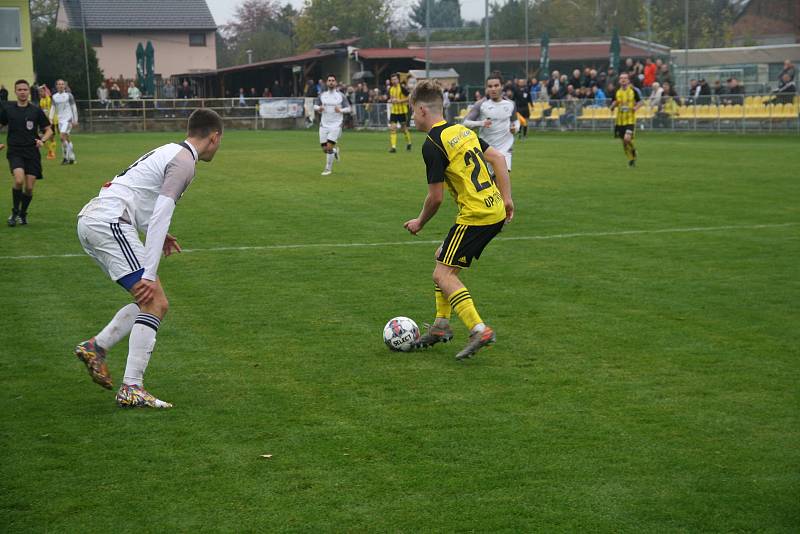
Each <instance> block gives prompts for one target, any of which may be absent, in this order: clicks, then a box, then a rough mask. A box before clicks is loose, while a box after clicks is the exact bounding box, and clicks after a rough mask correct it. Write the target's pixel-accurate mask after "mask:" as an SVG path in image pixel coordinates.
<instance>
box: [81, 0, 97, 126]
mask: <svg viewBox="0 0 800 534" xmlns="http://www.w3.org/2000/svg"><path fill="white" fill-rule="evenodd" d="M78 5H79V6H80V8H81V28H82V29H83V61H84V64H85V65H86V98H87V99H88V100H89V131H90V132H92V131H94V121H93V119H92V80H91V78H90V77H89V48H88V46H89V45H88V43H87V42H86V16H84V14H83V2H81V0H78Z"/></svg>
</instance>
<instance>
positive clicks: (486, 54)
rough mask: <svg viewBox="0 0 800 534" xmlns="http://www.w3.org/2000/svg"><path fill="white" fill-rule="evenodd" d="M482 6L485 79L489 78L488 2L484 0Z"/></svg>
mask: <svg viewBox="0 0 800 534" xmlns="http://www.w3.org/2000/svg"><path fill="white" fill-rule="evenodd" d="M484 6H485V8H484V11H485V19H484V20H485V21H486V32H485V34H484V42H483V49H484V50H483V77H484V79H486V78H488V77H489V62H490V61H491V60H490V58H489V0H484Z"/></svg>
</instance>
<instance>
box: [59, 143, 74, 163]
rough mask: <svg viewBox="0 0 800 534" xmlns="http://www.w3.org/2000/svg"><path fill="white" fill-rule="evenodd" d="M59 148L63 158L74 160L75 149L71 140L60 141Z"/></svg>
mask: <svg viewBox="0 0 800 534" xmlns="http://www.w3.org/2000/svg"><path fill="white" fill-rule="evenodd" d="M61 150H62V152H63V154H64V159H68V160H74V159H75V151H74V150H73V149H72V141H62V142H61Z"/></svg>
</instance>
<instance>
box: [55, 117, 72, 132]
mask: <svg viewBox="0 0 800 534" xmlns="http://www.w3.org/2000/svg"><path fill="white" fill-rule="evenodd" d="M58 131H59V132H61V133H63V134H68V133H71V132H72V121H70V120H65V121H62V120H61V119H59V120H58Z"/></svg>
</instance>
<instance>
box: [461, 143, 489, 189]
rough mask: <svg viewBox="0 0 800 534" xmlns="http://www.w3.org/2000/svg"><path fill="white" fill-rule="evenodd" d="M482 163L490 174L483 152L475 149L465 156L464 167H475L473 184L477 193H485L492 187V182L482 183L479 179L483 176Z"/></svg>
mask: <svg viewBox="0 0 800 534" xmlns="http://www.w3.org/2000/svg"><path fill="white" fill-rule="evenodd" d="M481 163H483V167H484V168H486V170H487V172H488V170H489V169H488V167H487V166H486V159H485V158H484V157H483V152H481V151H480V150H478V149H477V148H475V149H473V150H472V151H471V152H470V151H468V152H467V153H466V154H464V165H466V166H467V167H469V166H470V165H475V167H474V168H473V169H472V177H471V178H472V183H473V185H474V186H475V190H476V191H483V190H484V189H486V188H487V187H491V186H492V182H491V181H489V182H481V181H479V180H478V179H479V178H480V176H481Z"/></svg>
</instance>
